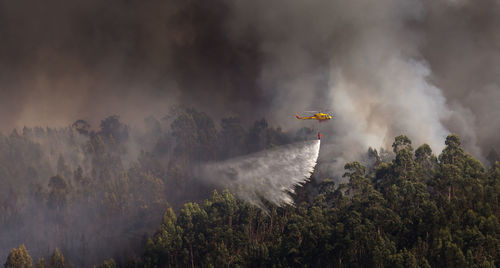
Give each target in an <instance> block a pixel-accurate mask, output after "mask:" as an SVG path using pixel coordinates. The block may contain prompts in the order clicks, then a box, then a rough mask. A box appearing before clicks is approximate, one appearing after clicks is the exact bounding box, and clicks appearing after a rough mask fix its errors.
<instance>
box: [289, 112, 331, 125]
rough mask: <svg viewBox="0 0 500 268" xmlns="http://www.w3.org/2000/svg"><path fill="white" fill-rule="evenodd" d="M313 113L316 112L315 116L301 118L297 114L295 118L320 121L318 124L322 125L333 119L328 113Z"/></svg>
mask: <svg viewBox="0 0 500 268" xmlns="http://www.w3.org/2000/svg"><path fill="white" fill-rule="evenodd" d="M311 112H314V113H315V114H314V115H313V116H302V117H301V116H299V115H298V114H295V117H297V120H301V119H302V120H308V119H315V120H318V122H320V123H321V122H324V121H327V120H330V119H332V118H333V117H332V116H331V115H329V114H327V113H321V112H317V111H311Z"/></svg>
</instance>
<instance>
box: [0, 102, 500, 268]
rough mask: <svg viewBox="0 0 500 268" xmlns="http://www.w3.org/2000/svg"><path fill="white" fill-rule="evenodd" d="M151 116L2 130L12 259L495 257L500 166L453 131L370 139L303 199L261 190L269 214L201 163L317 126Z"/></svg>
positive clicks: (330, 261) (381, 261)
mask: <svg viewBox="0 0 500 268" xmlns="http://www.w3.org/2000/svg"><path fill="white" fill-rule="evenodd" d="M145 125H146V127H145V128H142V129H138V128H137V129H136V128H134V127H131V126H127V125H125V124H123V123H122V122H120V120H119V118H118V117H117V116H111V117H108V118H105V119H104V120H102V122H101V124H100V127H99V129H97V130H92V129H91V127H90V126H89V125H88V124H87V123H86V122H85V121H81V120H79V121H76V122H75V123H74V124H73V125H72V126H71V127H68V128H63V129H49V128H46V129H42V128H33V129H31V128H24V129H23V130H22V132H21V133H19V132H17V131H13V132H12V133H11V134H9V135H8V136H1V137H0V163H2V165H1V169H0V178H1V179H2V184H3V187H1V188H0V191H1V192H0V197H2V198H1V199H0V210H1V213H0V221H1V226H2V228H1V230H0V250H1V251H0V252H1V253H2V259H4V260H6V265H7V267H34V266H37V267H70V266H75V267H90V266H92V265H94V264H96V265H99V264H100V265H101V267H115V266H119V267H169V266H170V267H187V266H196V267H205V266H206V267H208V266H210V265H213V266H215V267H225V266H245V267H255V266H258V267H261V266H273V265H276V266H285V267H290V266H298V267H304V266H311V267H343V266H352V265H361V266H376V267H382V266H404V267H412V266H417V265H418V266H436V267H443V266H450V267H459V266H474V265H477V266H479V265H482V266H484V267H487V266H494V265H496V264H498V263H499V261H500V260H499V256H498V253H497V252H498V248H499V247H500V242H499V241H500V240H499V239H500V237H499V234H500V225H499V223H498V217H499V216H500V215H499V213H500V210H499V208H500V207H499V203H498V201H499V193H500V167H499V165H498V163H496V162H495V159H492V160H493V163H492V165H491V167H490V168H489V169H487V170H486V169H485V168H484V167H483V165H482V164H481V163H480V162H479V161H477V160H476V159H474V158H473V157H472V156H470V155H469V154H467V153H466V152H464V151H463V149H462V147H461V142H460V140H459V138H458V136H456V135H450V136H449V137H448V138H447V139H446V144H445V145H446V146H445V149H444V150H443V151H442V152H441V153H440V154H439V156H435V155H434V154H433V153H432V150H431V148H430V147H429V146H428V145H425V144H424V145H422V146H419V147H418V148H417V149H416V150H414V149H413V147H412V144H411V141H410V140H409V139H408V138H407V137H406V136H398V137H396V139H395V141H394V143H393V152H392V153H393V154H392V157H386V156H385V154H384V155H381V154H380V153H379V152H377V150H374V149H371V148H370V150H369V151H368V153H367V154H366V155H365V156H360V159H362V160H363V161H361V162H362V163H360V162H349V163H347V164H346V165H345V174H344V176H343V180H337V179H336V180H335V182H334V180H332V179H331V178H333V177H330V178H328V177H324V176H323V175H321V177H318V176H319V175H318V174H313V175H312V178H314V179H313V180H312V181H311V182H309V183H307V184H306V185H305V186H304V187H300V188H297V189H295V190H296V192H295V193H294V194H292V195H291V198H292V199H293V201H294V203H295V204H296V205H295V206H294V205H285V206H283V207H278V206H276V205H275V204H274V203H273V200H270V201H271V202H269V201H267V200H266V196H265V195H260V197H263V198H262V199H260V202H261V204H260V205H261V206H262V207H263V208H265V210H262V209H260V208H258V207H255V206H254V205H252V204H250V203H248V202H245V201H241V200H239V199H237V198H236V197H235V196H234V195H233V194H232V193H231V192H229V191H227V190H226V191H223V188H225V187H224V183H220V182H225V179H224V178H221V181H217V178H210V179H204V178H203V177H202V176H200V175H199V174H194V173H195V172H194V171H195V169H194V168H193V167H195V166H197V165H199V164H201V163H205V162H213V161H222V163H230V161H233V160H230V159H232V158H235V157H238V156H240V158H236V159H241V157H243V158H245V157H244V156H243V155H247V154H249V153H255V152H259V151H262V150H266V149H271V151H273V150H275V151H276V150H278V151H279V150H280V149H279V148H281V147H277V146H280V145H286V144H291V143H294V142H298V141H303V140H307V139H310V138H311V137H314V136H315V133H312V131H311V130H307V129H302V130H300V131H298V132H297V133H295V134H291V133H283V132H282V131H281V130H280V129H279V128H273V127H269V126H268V125H267V122H266V121H265V120H264V119H262V120H259V121H256V122H255V123H254V124H252V125H250V126H249V127H248V128H247V127H245V126H243V125H242V124H241V123H240V122H239V120H238V118H237V117H230V118H224V119H222V120H221V121H220V126H216V124H215V123H214V122H213V120H212V119H211V118H209V117H208V116H207V115H206V114H204V113H202V112H198V111H196V110H194V109H178V110H174V111H172V112H171V113H170V114H169V115H167V116H165V117H163V118H161V119H159V120H157V119H154V118H152V117H150V118H148V119H146V120H145ZM308 143H311V144H314V143H313V142H306V143H303V144H308ZM316 144H317V145H318V146H319V143H317V142H316ZM287 146H288V148H290V146H291V147H292V148H293V146H294V145H287ZM287 146H285V147H283V148H287ZM273 148H274V149H273ZM298 153H301V154H302V153H305V152H304V151H300V150H299V151H298ZM256 155H259V153H257V154H256ZM254 156H255V155H254ZM496 160H497V159H496ZM321 161H327V160H321ZM363 163H364V164H365V165H364V164H363ZM223 166H224V165H222V167H223ZM270 172H272V171H270ZM195 175H196V176H195ZM332 176H333V175H332ZM341 181H343V182H344V183H340V182H341ZM214 188H218V189H219V191H213V189H214ZM230 190H231V191H233V192H234V193H235V194H237V195H238V196H241V195H239V194H241V193H238V191H237V190H235V189H234V188H230ZM290 194H291V193H290ZM22 244H24V245H22ZM40 258H44V259H43V260H42V259H40ZM111 258H112V259H111ZM19 265H20V266H19ZM23 265H24V266H23Z"/></svg>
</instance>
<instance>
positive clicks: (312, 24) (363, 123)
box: [0, 0, 500, 160]
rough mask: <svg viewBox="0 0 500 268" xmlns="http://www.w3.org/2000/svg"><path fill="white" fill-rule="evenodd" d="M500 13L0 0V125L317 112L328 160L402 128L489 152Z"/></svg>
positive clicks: (459, 7)
mask: <svg viewBox="0 0 500 268" xmlns="http://www.w3.org/2000/svg"><path fill="white" fill-rule="evenodd" d="M499 15H500V7H499V4H498V2H497V1H494V0H480V1H468V0H442V1H430V0H429V1H428V0H421V1H418V0H405V1H396V0H382V1H376V2H375V1H367V0H358V1H348V2H346V1H326V0H313V1H298V0H296V1H295V0H294V1H278V0H274V1H224V0H216V1H210V2H207V1H176V0H168V1H159V0H157V1H148V2H143V1H132V0H128V1H125V0H122V1H97V0H90V1H71V2H68V1H58V0H49V1H44V2H43V3H42V2H35V1H7V0H3V1H0V37H1V40H2V42H1V43H0V98H1V101H0V123H1V126H2V129H3V130H9V129H11V128H12V127H20V126H23V125H35V124H41V125H67V124H70V123H71V122H73V121H74V120H75V119H77V118H84V119H88V120H90V121H91V122H94V123H95V122H96V121H98V120H100V119H101V118H102V117H103V116H106V115H109V114H120V115H122V118H124V119H125V120H126V121H127V120H128V121H137V120H142V118H144V117H145V116H147V115H148V114H151V113H153V114H161V113H163V112H164V111H166V110H168V108H170V106H172V105H175V104H184V105H190V106H195V107H198V108H199V109H201V110H205V111H207V112H209V114H211V115H214V116H216V117H220V116H224V115H226V114H232V113H237V114H240V115H241V116H243V117H244V119H254V118H258V117H260V116H264V115H265V116H266V117H268V118H269V119H270V120H271V121H272V123H278V124H280V125H283V126H284V127H285V128H287V129H290V128H296V127H298V125H297V124H296V122H294V121H293V120H291V118H292V116H293V113H294V112H297V111H300V110H309V109H311V108H319V109H325V108H326V109H331V110H333V111H334V112H335V115H336V119H335V120H334V122H333V123H332V124H331V126H333V127H328V126H326V127H325V126H323V127H322V128H324V129H323V130H322V131H324V132H326V133H328V134H329V135H327V139H329V143H330V146H331V147H333V148H334V149H335V150H336V151H337V152H338V151H341V152H343V154H345V155H344V156H342V158H341V159H345V160H347V159H352V158H354V157H355V155H357V153H358V152H360V151H363V150H365V149H366V147H367V146H375V147H387V146H388V145H390V143H391V141H392V138H393V137H394V136H395V135H398V134H401V133H405V134H407V135H409V136H410V138H412V139H413V140H414V141H415V143H417V145H418V144H420V143H423V142H428V143H430V144H431V145H432V147H433V148H435V149H436V150H437V151H438V150H439V149H440V148H442V146H443V145H442V144H443V140H444V136H445V135H446V134H447V133H449V132H457V133H458V134H460V135H461V136H462V137H463V139H464V143H465V145H466V146H467V148H468V150H470V151H471V152H472V153H474V154H475V155H477V156H480V155H483V154H486V153H487V151H488V150H489V149H490V148H491V147H498V146H499V145H500V144H499V143H500V142H499V140H498V138H497V135H496V133H497V132H498V130H499V129H500V123H499V121H498V120H495V117H496V115H497V114H498V113H499V112H500V110H499V109H500V108H499V107H500V105H498V104H499V98H500V97H499V93H498V92H499V84H500V81H499V79H500V76H499V75H498V74H499V67H498V66H500V65H499V62H500V35H499V31H498V30H497V29H498V28H499V26H500V25H499V24H500V19H499V18H500V16H499ZM326 147H328V146H327V145H325V146H324V148H326Z"/></svg>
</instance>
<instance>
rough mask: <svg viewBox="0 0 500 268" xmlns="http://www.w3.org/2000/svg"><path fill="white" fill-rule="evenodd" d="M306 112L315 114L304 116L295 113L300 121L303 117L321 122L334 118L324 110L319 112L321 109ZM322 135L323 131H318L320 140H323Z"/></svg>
mask: <svg viewBox="0 0 500 268" xmlns="http://www.w3.org/2000/svg"><path fill="white" fill-rule="evenodd" d="M306 112H309V113H314V115H312V116H302V117H301V116H299V115H298V114H295V117H296V118H297V120H298V121H300V120H301V119H302V120H308V119H314V120H318V122H319V123H322V122H324V121H327V120H330V119H332V118H333V116H331V115H330V114H328V113H322V112H319V111H306ZM322 136H323V135H321V132H318V140H321V137H322Z"/></svg>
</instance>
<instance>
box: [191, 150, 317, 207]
mask: <svg viewBox="0 0 500 268" xmlns="http://www.w3.org/2000/svg"><path fill="white" fill-rule="evenodd" d="M319 149H320V141H319V140H312V141H304V142H298V143H293V144H289V145H284V146H279V147H276V148H273V149H270V150H265V151H261V152H257V153H254V154H250V155H246V156H241V157H237V158H233V159H230V160H226V161H223V162H218V163H211V164H205V165H203V166H202V167H201V168H200V170H199V176H200V177H201V179H203V180H208V181H210V182H212V183H214V184H216V185H218V186H220V187H227V188H228V189H229V190H230V191H231V192H233V193H235V194H236V195H237V196H238V197H240V198H241V199H243V200H246V201H248V202H250V203H252V204H255V205H257V206H259V207H261V208H264V205H263V204H262V199H265V200H268V201H270V202H271V203H273V204H275V205H284V204H292V203H293V199H292V197H291V196H290V193H294V188H295V186H297V185H301V184H303V183H305V182H306V181H307V180H308V179H309V177H310V176H311V173H312V172H313V171H314V167H315V166H316V162H317V160H318V155H319Z"/></svg>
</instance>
